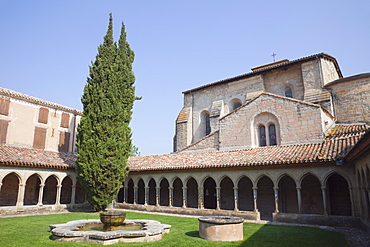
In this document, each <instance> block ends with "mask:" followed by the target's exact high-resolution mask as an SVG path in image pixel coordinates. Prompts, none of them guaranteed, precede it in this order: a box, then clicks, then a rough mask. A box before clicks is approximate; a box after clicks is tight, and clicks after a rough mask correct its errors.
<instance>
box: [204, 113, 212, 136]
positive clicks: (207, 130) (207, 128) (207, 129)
mask: <svg viewBox="0 0 370 247" xmlns="http://www.w3.org/2000/svg"><path fill="white" fill-rule="evenodd" d="M204 118H205V124H206V135H209V134H210V133H211V121H210V120H209V114H206V115H205V116H204Z"/></svg>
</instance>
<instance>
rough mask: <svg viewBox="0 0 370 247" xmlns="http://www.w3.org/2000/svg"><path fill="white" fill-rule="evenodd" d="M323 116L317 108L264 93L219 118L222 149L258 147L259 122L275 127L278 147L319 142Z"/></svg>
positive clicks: (321, 134) (321, 133)
mask: <svg viewBox="0 0 370 247" xmlns="http://www.w3.org/2000/svg"><path fill="white" fill-rule="evenodd" d="M321 113H322V110H321V108H320V107H318V106H314V105H309V104H305V103H302V102H299V101H295V100H290V99H287V98H280V97H275V96H271V95H268V94H263V95H261V96H260V97H259V98H258V99H256V100H254V101H252V102H250V103H249V104H247V105H245V106H243V107H241V108H240V109H238V110H237V111H235V112H233V113H232V114H230V115H227V116H225V117H224V118H222V119H220V149H221V150H225V149H229V148H230V147H234V148H236V147H238V148H242V147H244V148H249V147H255V146H258V136H257V135H258V133H257V132H258V126H259V124H260V121H261V123H262V124H265V125H266V124H268V123H271V122H273V123H274V124H275V126H276V132H277V139H278V144H281V145H286V144H294V143H313V142H320V141H321V140H322V136H323V131H324V130H323V129H322V122H323V121H322V116H321ZM261 114H264V115H265V116H262V115H261ZM259 116H261V117H259ZM276 122H277V123H276Z"/></svg>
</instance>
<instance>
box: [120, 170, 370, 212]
mask: <svg viewBox="0 0 370 247" xmlns="http://www.w3.org/2000/svg"><path fill="white" fill-rule="evenodd" d="M311 168H312V169H299V168H298V167H290V168H289V172H288V173H287V172H285V170H284V169H281V168H280V169H279V168H272V169H264V170H257V169H250V170H227V169H224V170H219V171H213V172H212V171H192V172H191V173H187V172H186V171H183V172H182V171H178V172H176V173H173V172H168V173H167V172H165V173H163V172H161V173H160V174H157V173H153V172H152V173H150V174H145V172H143V173H141V172H132V173H130V174H129V176H128V177H127V178H126V179H125V181H124V183H123V186H122V188H121V190H120V192H119V195H118V197H117V203H122V205H127V204H132V205H152V206H157V207H159V206H163V207H178V208H197V209H215V210H232V211H238V212H242V211H252V212H258V213H259V214H260V218H261V219H270V218H271V217H272V214H273V213H278V212H280V213H294V214H318V215H340V216H356V215H358V214H359V213H358V212H359V211H360V212H363V211H364V210H369V209H361V208H357V205H358V203H357V201H356V200H357V199H356V198H358V193H361V188H359V187H358V186H357V185H354V184H352V183H351V181H353V180H351V179H350V177H351V176H353V175H351V173H348V171H345V170H343V169H333V168H330V167H320V168H316V167H311ZM363 194H364V195H365V193H363ZM363 197H364V200H365V199H368V198H365V196H363ZM362 205H366V203H365V204H362Z"/></svg>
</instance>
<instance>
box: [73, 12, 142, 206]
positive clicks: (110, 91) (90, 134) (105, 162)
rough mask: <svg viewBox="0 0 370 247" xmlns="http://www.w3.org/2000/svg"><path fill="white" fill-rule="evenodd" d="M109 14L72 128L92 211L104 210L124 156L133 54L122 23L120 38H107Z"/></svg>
mask: <svg viewBox="0 0 370 247" xmlns="http://www.w3.org/2000/svg"><path fill="white" fill-rule="evenodd" d="M112 22H113V18H112V14H110V18H109V25H108V31H107V34H106V35H105V37H104V42H103V44H101V45H100V46H99V47H98V54H97V55H96V58H95V61H94V62H93V63H92V65H91V66H90V73H89V77H88V78H87V84H86V85H85V88H84V93H83V96H82V99H81V101H82V104H83V114H82V118H81V121H80V124H79V126H78V136H77V145H78V155H77V161H76V163H77V168H76V170H77V176H78V179H79V181H80V183H81V185H82V187H83V188H84V190H85V193H86V197H87V200H88V201H89V202H90V204H91V205H92V206H93V207H94V209H95V210H96V211H100V210H104V209H105V208H106V207H107V205H108V204H109V203H110V202H111V201H112V200H113V199H114V198H115V197H116V195H117V193H118V191H119V189H120V186H121V184H122V181H123V179H124V178H125V177H126V176H127V173H128V169H127V167H126V164H127V159H128V156H129V155H130V152H131V148H132V143H131V136H132V134H131V129H130V127H129V123H130V121H131V115H132V108H133V103H134V101H135V99H137V98H136V97H135V87H134V82H135V77H134V74H133V72H132V63H133V61H134V52H133V51H132V50H131V49H130V46H129V44H128V43H127V41H126V32H125V26H124V24H123V23H122V30H121V35H120V39H119V42H118V46H117V44H116V43H115V42H114V39H113V23H112Z"/></svg>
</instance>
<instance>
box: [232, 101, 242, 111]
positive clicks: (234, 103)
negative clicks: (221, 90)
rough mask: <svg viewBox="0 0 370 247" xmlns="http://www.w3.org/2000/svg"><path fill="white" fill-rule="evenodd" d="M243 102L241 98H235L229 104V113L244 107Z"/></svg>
mask: <svg viewBox="0 0 370 247" xmlns="http://www.w3.org/2000/svg"><path fill="white" fill-rule="evenodd" d="M242 104H243V103H242V101H241V99H239V98H234V99H232V100H231V101H230V102H229V112H231V111H234V110H236V109H238V108H239V107H240V106H242Z"/></svg>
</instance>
